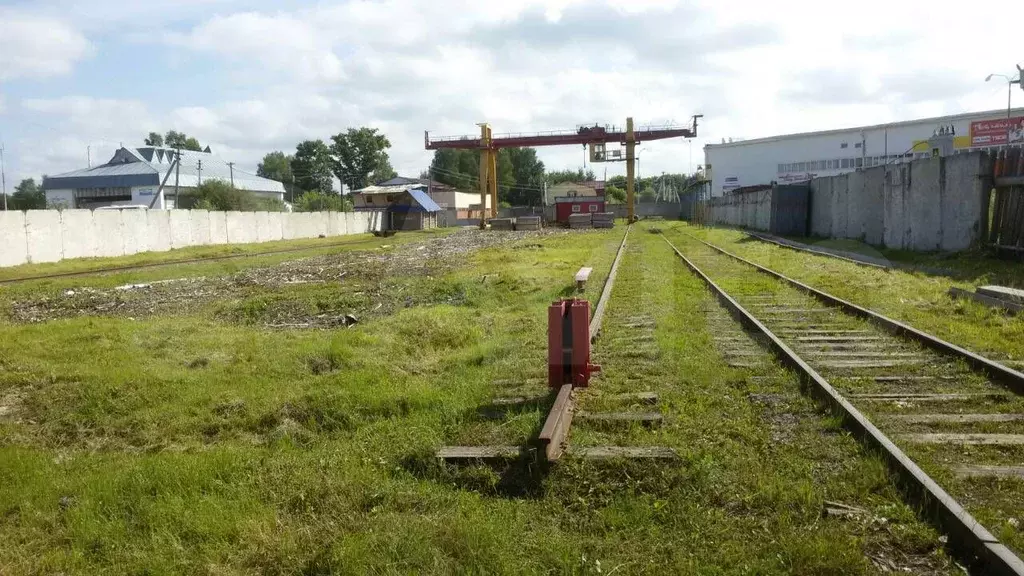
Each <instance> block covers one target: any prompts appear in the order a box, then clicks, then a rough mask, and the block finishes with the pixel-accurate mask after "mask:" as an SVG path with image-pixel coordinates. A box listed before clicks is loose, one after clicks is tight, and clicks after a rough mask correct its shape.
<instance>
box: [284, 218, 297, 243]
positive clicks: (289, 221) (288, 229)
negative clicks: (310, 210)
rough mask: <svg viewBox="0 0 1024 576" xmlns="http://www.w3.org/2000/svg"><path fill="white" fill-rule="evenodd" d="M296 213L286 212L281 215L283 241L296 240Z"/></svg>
mask: <svg viewBox="0 0 1024 576" xmlns="http://www.w3.org/2000/svg"><path fill="white" fill-rule="evenodd" d="M296 215H297V213H296V212H286V213H284V214H282V215H281V238H282V239H283V240H294V239H295V232H296V230H297V229H298V227H297V226H296V225H295V220H296V219H295V217H296Z"/></svg>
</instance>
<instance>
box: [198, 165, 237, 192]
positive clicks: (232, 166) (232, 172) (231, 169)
mask: <svg viewBox="0 0 1024 576" xmlns="http://www.w3.org/2000/svg"><path fill="white" fill-rule="evenodd" d="M202 164H203V161H202V160H200V161H199V165H200V166H202ZM228 170H230V171H231V187H232V188H234V187H235V163H234V162H228Z"/></svg>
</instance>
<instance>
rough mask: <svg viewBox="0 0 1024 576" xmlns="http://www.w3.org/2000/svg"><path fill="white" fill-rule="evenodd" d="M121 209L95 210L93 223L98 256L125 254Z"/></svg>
mask: <svg viewBox="0 0 1024 576" xmlns="http://www.w3.org/2000/svg"><path fill="white" fill-rule="evenodd" d="M121 222H122V220H121V211H120V210H95V211H94V212H93V214H92V225H93V229H94V230H95V232H94V236H95V238H96V254H95V255H96V256H103V257H113V256H124V235H123V233H122V231H121Z"/></svg>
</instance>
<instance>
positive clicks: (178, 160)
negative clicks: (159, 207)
mask: <svg viewBox="0 0 1024 576" xmlns="http://www.w3.org/2000/svg"><path fill="white" fill-rule="evenodd" d="M180 176H181V148H178V150H177V156H176V159H175V162H174V207H175V208H177V207H178V179H179V177H180Z"/></svg>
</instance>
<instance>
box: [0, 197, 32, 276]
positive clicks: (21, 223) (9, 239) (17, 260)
mask: <svg viewBox="0 0 1024 576" xmlns="http://www.w3.org/2000/svg"><path fill="white" fill-rule="evenodd" d="M26 262H28V238H27V237H26V233H25V213H24V212H22V211H21V210H10V211H0V267H3V266H17V265H19V264H24V263H26Z"/></svg>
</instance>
